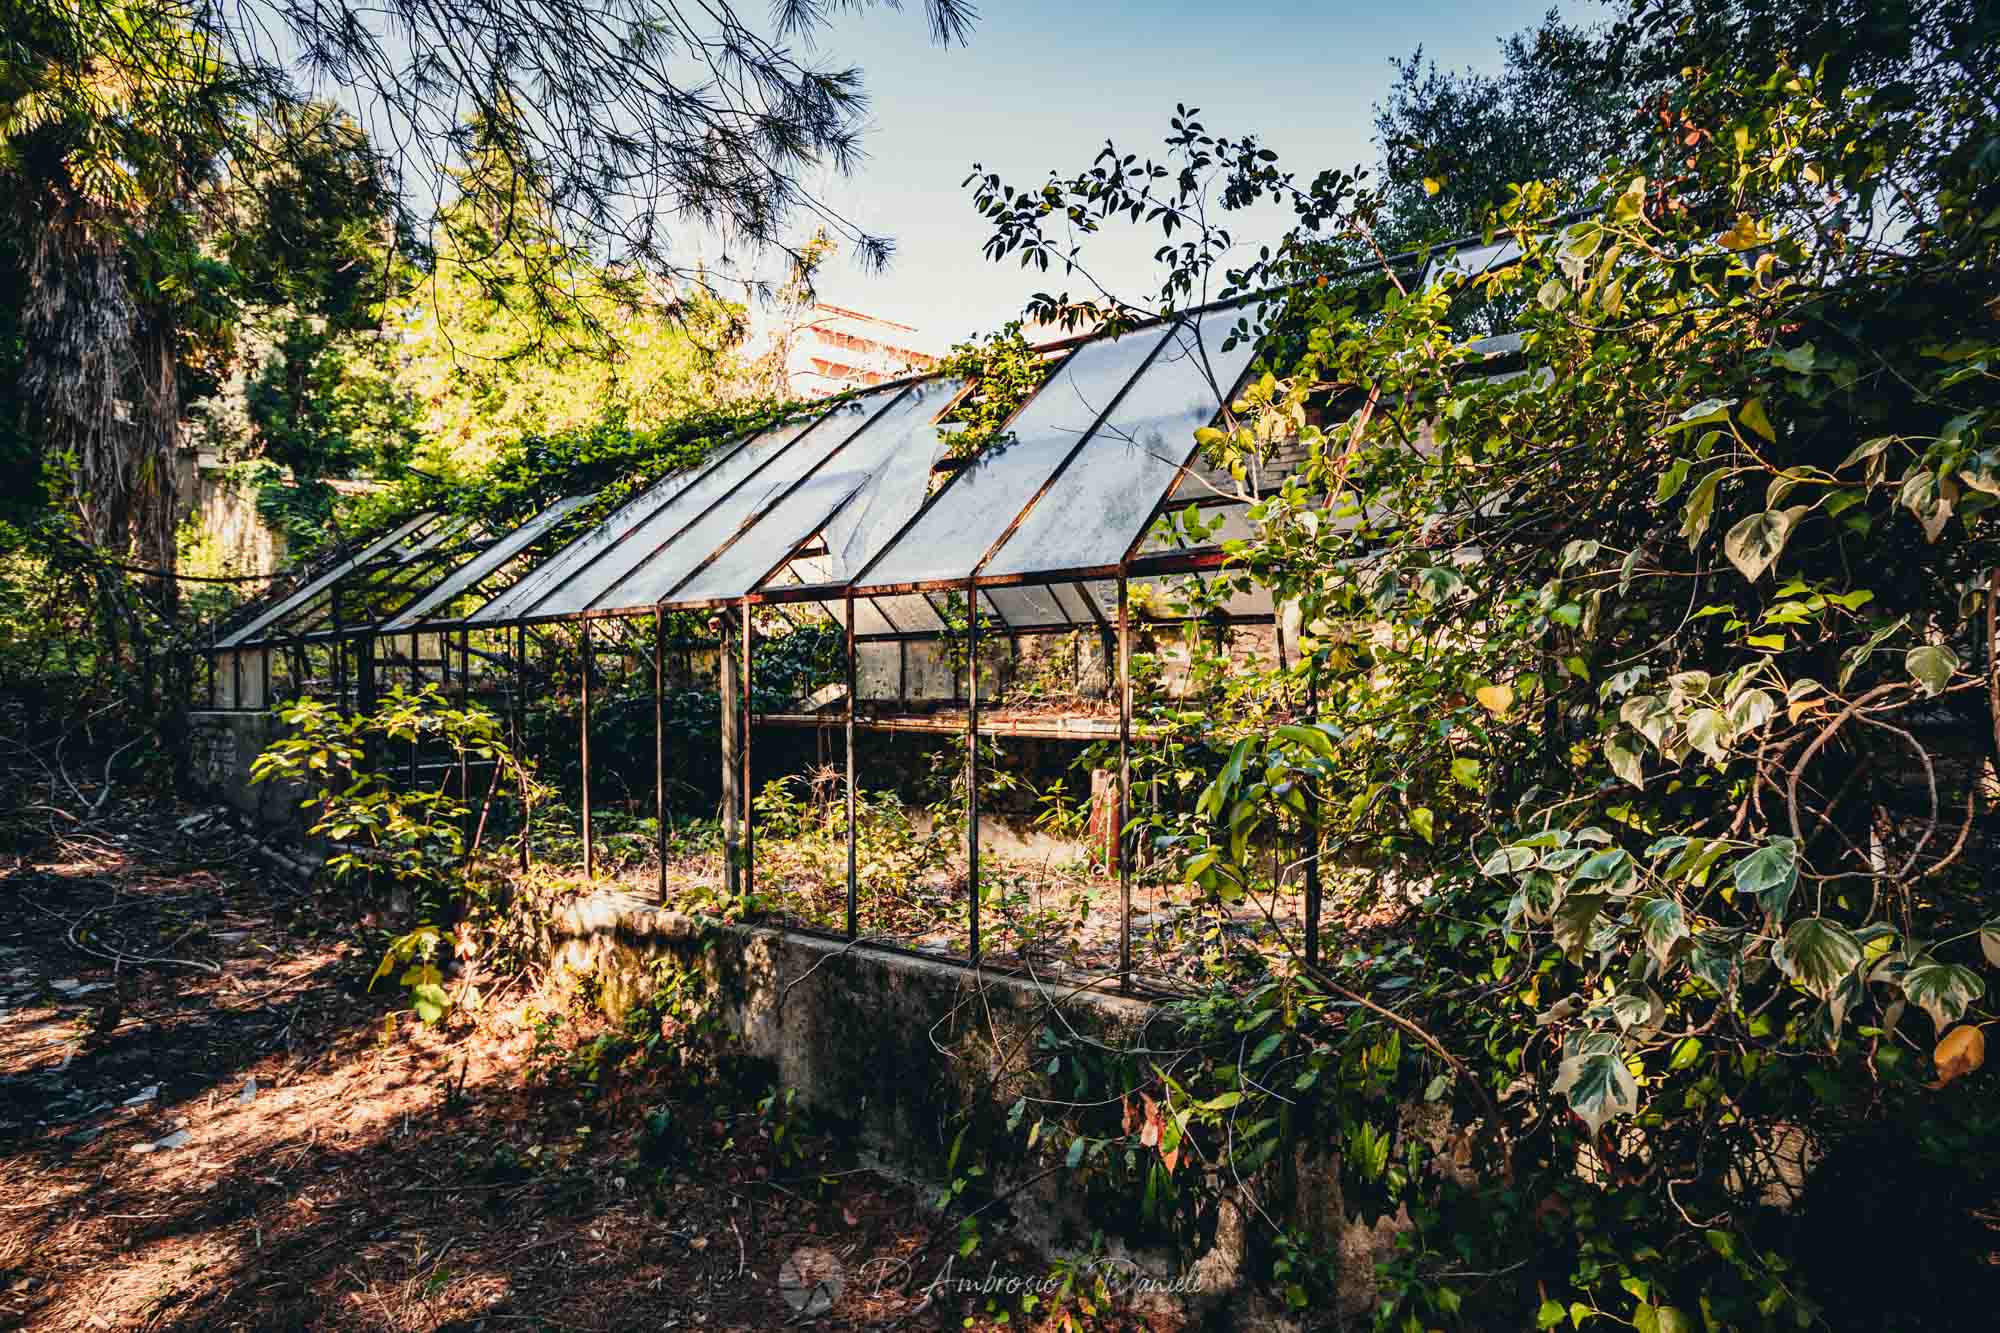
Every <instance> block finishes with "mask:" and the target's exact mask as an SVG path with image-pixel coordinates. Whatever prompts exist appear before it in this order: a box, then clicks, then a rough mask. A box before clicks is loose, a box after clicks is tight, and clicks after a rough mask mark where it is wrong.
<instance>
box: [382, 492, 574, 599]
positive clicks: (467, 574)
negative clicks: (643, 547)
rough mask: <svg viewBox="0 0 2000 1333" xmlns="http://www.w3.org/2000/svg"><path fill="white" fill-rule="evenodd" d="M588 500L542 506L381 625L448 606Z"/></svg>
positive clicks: (569, 499) (571, 499)
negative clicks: (400, 612) (526, 519)
mask: <svg viewBox="0 0 2000 1333" xmlns="http://www.w3.org/2000/svg"><path fill="white" fill-rule="evenodd" d="M589 500H590V497H589V496H588V495H572V496H570V497H569V498H567V499H564V500H558V501H556V502H555V503H554V504H552V505H550V506H549V507H548V508H547V509H544V510H543V511H542V512H541V513H539V514H537V515H535V516H534V517H533V518H531V519H529V520H528V521H527V522H526V523H523V524H522V525H521V526H520V527H518V528H516V529H514V531H512V532H510V533H508V534H507V535H506V536H505V537H502V538H501V539H500V540H499V541H497V542H494V543H493V544H492V545H491V546H489V547H487V548H486V549H485V550H484V551H481V552H480V553H479V554H478V555H476V556H474V557H473V558H472V559H471V560H468V561H467V562H466V563H465V564H464V565H463V566H462V567H460V569H459V570H458V572H457V573H455V574H453V575H452V576H451V577H450V578H448V579H446V580H445V581H444V582H443V583H440V584H439V585H438V586H437V587H435V588H433V589H432V590H431V591H430V592H428V593H426V594H424V596H423V597H421V598H419V599H418V600H417V601H416V602H414V603H413V604H411V606H410V607H409V608H408V609H406V610H405V611H404V612H403V613H402V614H401V615H399V616H397V617H396V618H395V619H394V620H392V621H390V622H389V623H388V624H387V625H385V626H383V628H384V629H385V630H394V629H405V628H408V627H409V626H410V625H412V624H414V623H416V621H418V620H419V619H421V618H423V617H425V616H428V615H430V614H431V613H432V612H434V611H437V610H439V609H441V608H445V607H449V606H450V605H451V603H452V602H453V601H454V600H455V599H456V598H458V597H459V596H460V595H461V594H463V593H465V592H466V591H468V590H469V589H471V588H474V587H477V586H478V585H479V583H480V582H481V581H483V580H484V579H486V578H487V577H488V576H489V575H491V574H492V573H493V572H494V571H495V570H497V569H499V568H500V567H501V566H502V565H504V564H506V563H507V562H508V561H509V560H512V559H513V558H514V557H515V556H517V555H519V554H520V553H521V552H522V551H524V550H526V549H527V548H528V547H529V546H531V545H533V544H534V542H535V540H536V539H537V538H539V537H540V536H541V535H542V534H543V533H545V532H547V531H548V530H549V529H550V528H552V527H554V526H555V525H556V523H557V522H558V521H559V520H561V519H562V518H563V516H564V515H566V514H568V513H569V512H570V511H572V510H574V509H575V508H576V507H577V506H579V505H582V504H585V503H587V502H588V501H589Z"/></svg>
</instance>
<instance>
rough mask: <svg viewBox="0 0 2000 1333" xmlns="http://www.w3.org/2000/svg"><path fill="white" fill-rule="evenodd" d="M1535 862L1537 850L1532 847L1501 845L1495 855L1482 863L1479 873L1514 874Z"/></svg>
mask: <svg viewBox="0 0 2000 1333" xmlns="http://www.w3.org/2000/svg"><path fill="white" fill-rule="evenodd" d="M1534 863H1535V851H1534V848H1532V847H1501V848H1497V849H1495V851H1494V853H1493V855H1491V856H1489V857H1487V858H1486V860H1485V861H1483V862H1481V863H1480V866H1479V873H1480V874H1482V875H1512V874H1514V873H1516V872H1517V871H1522V870H1526V869H1527V868H1528V867H1529V866H1531V865H1533V864H1534Z"/></svg>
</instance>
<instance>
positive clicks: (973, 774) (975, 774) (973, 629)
mask: <svg viewBox="0 0 2000 1333" xmlns="http://www.w3.org/2000/svg"><path fill="white" fill-rule="evenodd" d="M965 604H966V610H965V646H966V662H967V669H966V686H965V878H966V884H967V892H968V894H969V901H968V903H967V922H968V925H969V932H968V937H967V957H968V958H969V959H970V960H971V961H972V963H974V964H975V965H977V964H978V962H979V588H978V585H977V584H975V583H974V582H973V581H972V580H971V579H967V580H966V581H965Z"/></svg>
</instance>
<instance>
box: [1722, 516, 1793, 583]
mask: <svg viewBox="0 0 2000 1333" xmlns="http://www.w3.org/2000/svg"><path fill="white" fill-rule="evenodd" d="M1805 512H1806V506H1805V505H1793V506H1792V507H1791V508H1790V509H1767V510H1765V511H1764V512H1763V513H1761V514H1752V515H1750V516H1749V517H1748V518H1746V519H1743V520H1742V521H1741V522H1739V523H1737V525H1736V526H1735V527H1733V528H1731V529H1730V530H1729V532H1728V535H1726V536H1725V537H1723V539H1722V553H1723V554H1724V555H1726V556H1728V557H1729V563H1730V564H1732V565H1735V566H1736V569H1737V572H1738V573H1740V574H1742V575H1743V577H1744V578H1745V579H1746V580H1748V581H1749V582H1751V583H1755V582H1756V581H1757V579H1758V578H1759V577H1760V576H1761V575H1762V574H1763V572H1764V571H1765V570H1767V569H1769V568H1770V567H1771V562H1772V561H1774V560H1776V559H1777V558H1778V556H1779V555H1780V553H1782V552H1783V551H1784V549H1785V543H1786V542H1787V541H1789V540H1791V535H1792V529H1793V528H1794V527H1796V526H1797V525H1798V521H1799V516H1800V515H1802V514H1804V513H1805Z"/></svg>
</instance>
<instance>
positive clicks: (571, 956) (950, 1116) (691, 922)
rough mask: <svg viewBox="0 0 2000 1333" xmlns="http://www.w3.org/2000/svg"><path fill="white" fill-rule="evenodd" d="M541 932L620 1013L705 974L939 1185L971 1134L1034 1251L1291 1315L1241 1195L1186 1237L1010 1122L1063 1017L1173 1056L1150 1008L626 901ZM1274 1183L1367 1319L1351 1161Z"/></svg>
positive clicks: (1326, 1153)
mask: <svg viewBox="0 0 2000 1333" xmlns="http://www.w3.org/2000/svg"><path fill="white" fill-rule="evenodd" d="M548 943H549V957H550V960H551V962H552V963H553V964H554V965H555V966H557V967H559V968H564V967H566V968H569V969H572V970H574V971H575V972H577V973H580V974H588V975H589V976H591V978H592V980H593V983H594V985H595V986H596V988H597V995H598V996H599V1001H600V1003H601V1004H602V1005H603V1006H604V1007H605V1009H606V1010H607V1011H608V1012H610V1013H612V1014H613V1015H618V1014H622V1013H623V1012H624V1010H625V1009H626V1008H627V1007H629V1006H630V1005H631V1004H632V1003H633V1002H634V1001H636V1000H637V999H639V998H641V997H642V996H643V995H645V994H646V993H648V991H649V990H650V988H651V986H652V985H653V981H654V977H653V969H654V965H655V963H656V962H657V961H659V960H662V959H674V960H677V961H678V962H680V963H681V964H683V965H687V966H698V967H700V968H701V969H703V970H704V972H705V973H706V974H707V976H708V977H709V979H710V980H711V982H712V983H713V987H714V994H715V997H716V1000H717V1003H719V1005H720V1006H721V1013H720V1017H721V1021H722V1022H723V1024H724V1026H725V1027H726V1029H727V1030H728V1031H729V1032H730V1033H731V1034H733V1035H734V1036H735V1037H736V1038H737V1040H738V1041H739V1042H740V1043H741V1048H742V1050H743V1052H744V1053H745V1054H747V1055H749V1056H750V1057H752V1058H754V1059H757V1060H761V1061H764V1062H767V1063H768V1064H769V1065H770V1067H771V1076H772V1078H773V1079H774V1080H775V1081H776V1082H777V1083H779V1084H781V1085H783V1086H785V1087H789V1088H794V1089H796V1090H797V1093H798V1097H799V1100H800V1101H801V1102H802V1103H804V1104H805V1105H806V1106H808V1107H809V1108H811V1110H812V1111H813V1112H814V1113H815V1114H816V1115H819V1116H821V1117H823V1118H825V1119H827V1120H829V1121H833V1122H837V1123H842V1124H845V1125H847V1126H850V1127H851V1129H852V1131H853V1132H854V1134H855V1135H856V1137H857V1138H858V1140H859V1141H860V1142H861V1143H862V1144H863V1145H864V1147H865V1149H866V1150H868V1151H870V1152H872V1153H873V1154H874V1155H875V1156H876V1157H878V1158H879V1160H881V1161H882V1163H883V1164H884V1165H885V1166H886V1167H888V1168H890V1169H892V1170H896V1171H899V1172H902V1173H905V1174H908V1175H913V1176H916V1177H918V1178H921V1179H925V1180H928V1181H931V1182H939V1181H942V1180H943V1179H944V1177H945V1175H946V1171H945V1164H946V1161H947V1159H948V1158H949V1156H950V1153H951V1149H952V1142H953V1139H954V1138H956V1137H957V1135H958V1133H959V1132H960V1130H961V1129H963V1130H964V1131H965V1140H964V1143H965V1146H964V1147H963V1148H962V1149H961V1166H960V1169H961V1170H962V1169H963V1166H964V1164H965V1163H966V1162H969V1161H976V1162H978V1163H980V1164H981V1165H983V1166H985V1168H986V1170H987V1172H988V1176H987V1179H988V1180H989V1181H990V1182H991V1186H992V1189H993V1191H994V1192H995V1193H996V1194H1000V1195H1004V1196H1006V1208H1007V1210H1008V1212H1009V1213H1010V1214H1011V1215H1012V1217H1013V1218H1014V1220H1015V1223H1016V1224H1017V1225H1018V1226H1019V1227H1020V1228H1021V1229H1022V1230H1023V1231H1024V1232H1025V1233H1026V1234H1027V1235H1028V1236H1030V1237H1031V1238H1032V1239H1034V1240H1035V1241H1036V1242H1037V1243H1038V1244H1041V1245H1043V1246H1045V1247H1048V1248H1053V1249H1059V1250H1068V1249H1072V1248H1075V1247H1081V1246H1083V1245H1084V1244H1085V1243H1086V1242H1087V1240H1088V1238H1089V1237H1090V1235H1091V1234H1092V1233H1093V1232H1101V1233H1102V1234H1103V1235H1104V1236H1105V1238H1106V1241H1107V1243H1108V1246H1109V1249H1110V1252H1111V1254H1112V1256H1113V1257H1114V1258H1116V1259H1118V1260H1121V1261H1128V1262H1130V1263H1132V1264H1134V1265H1136V1267H1137V1270H1138V1271H1141V1272H1144V1273H1146V1274H1148V1275H1150V1276H1154V1277H1156V1278H1162V1279H1166V1278H1174V1277H1184V1278H1189V1279H1192V1282H1191V1283H1190V1285H1198V1287H1199V1290H1198V1291H1195V1292H1192V1293H1184V1294H1183V1295H1182V1297H1181V1300H1182V1301H1183V1302H1184V1306H1185V1308H1186V1310H1187V1312H1188V1313H1190V1314H1193V1315H1195V1316H1196V1317H1197V1318H1201V1319H1206V1320H1209V1321H1211V1322H1212V1323H1214V1324H1215V1325H1216V1326H1220V1327H1256V1328H1270V1327H1279V1326H1282V1324H1283V1320H1282V1318H1281V1317H1280V1314H1279V1312H1278V1311H1277V1310H1276V1309H1275V1308H1272V1307H1270V1306H1268V1305H1266V1304H1264V1303H1263V1301H1262V1299H1261V1297H1259V1296H1258V1295H1257V1293H1256V1292H1255V1290H1254V1289H1253V1288H1252V1286H1251V1278H1252V1276H1253V1274H1254V1272H1255V1271H1256V1270H1257V1268H1258V1258H1257V1242H1256V1240H1255V1239H1254V1237H1255V1234H1256V1228H1254V1227H1253V1226H1252V1225H1250V1223H1249V1221H1248V1210H1247V1208H1246V1206H1245V1205H1244V1203H1243V1201H1242V1199H1241V1197H1240V1196H1239V1195H1238V1194H1237V1193H1236V1191H1235V1190H1234V1188H1233V1187H1231V1186H1229V1185H1227V1184H1225V1183H1224V1182H1223V1181H1221V1180H1220V1179H1218V1180H1216V1181H1214V1182H1212V1188H1210V1189H1206V1190H1204V1191H1203V1193H1204V1195H1205V1196H1207V1198H1208V1200H1209V1202H1208V1204H1207V1205H1206V1211H1205V1212H1204V1213H1203V1215H1202V1216H1201V1217H1200V1219H1199V1222H1198V1224H1197V1227H1196V1232H1197V1238H1196V1241H1195V1243H1194V1244H1193V1245H1192V1247H1190V1246H1188V1245H1187V1244H1185V1243H1183V1244H1181V1245H1178V1246H1176V1245H1174V1244H1173V1243H1172V1241H1171V1240H1170V1239H1169V1238H1167V1237H1165V1236H1164V1235H1162V1234H1160V1233H1159V1232H1158V1231H1157V1229H1152V1228H1148V1227H1146V1226H1143V1225H1141V1224H1139V1223H1138V1221H1137V1218H1136V1210H1134V1209H1132V1208H1131V1207H1130V1205H1131V1202H1132V1201H1130V1200H1125V1201H1123V1203H1124V1207H1123V1208H1122V1210H1121V1208H1120V1207H1119V1206H1118V1205H1117V1203H1116V1202H1114V1203H1113V1204H1112V1206H1111V1207H1109V1209H1107V1208H1106V1207H1105V1206H1104V1204H1105V1201H1103V1200H1092V1199H1090V1198H1087V1197H1085V1193H1086V1192H1085V1191H1082V1190H1079V1189H1078V1188H1077V1186H1076V1182H1075V1179H1074V1177H1073V1176H1072V1175H1070V1173H1068V1172H1065V1171H1057V1172H1054V1173H1052V1174H1051V1173H1049V1172H1048V1171H1047V1168H1046V1167H1045V1166H1043V1165H1042V1164H1041V1163H1039V1162H1038V1161H1035V1160H1033V1159H1031V1158H1030V1156H1029V1155H1028V1153H1027V1152H1026V1150H1025V1148H1024V1146H1023V1145H1022V1142H1021V1137H1022V1136H1021V1135H1019V1134H1016V1133H1009V1132H1007V1130H1006V1128H1005V1126H1006V1119H1007V1113H1008V1110H1009V1108H1010V1107H1011V1106H1012V1105H1013V1103H1014V1101H1015V1100H1016V1099H1017V1098H1018V1097H1020V1096H1021V1095H1022V1094H1023V1093H1024V1092H1028V1093H1033V1092H1035V1091H1037V1088H1036V1087H1035V1086H1031V1085H1033V1084H1034V1083H1035V1077H1034V1075H1033V1074H1031V1073H1030V1072H1029V1071H1030V1070H1031V1069H1036V1068H1038V1067H1039V1066H1040V1065H1041V1064H1042V1063H1044V1062H1045V1061H1044V1060H1042V1059H1041V1058H1039V1057H1038V1056H1037V1055H1036V1054H1035V1052H1036V1049H1037V1048H1036V1042H1037V1040H1038V1038H1039V1037H1040V1036H1041V1035H1042V1033H1043V1031H1044V1030H1045V1029H1047V1028H1049V1027H1050V1026H1051V1025H1052V1024H1059V1025H1060V1026H1061V1027H1062V1029H1064V1030H1065V1032H1066V1033H1068V1034H1073V1035H1074V1036H1075V1037H1077V1038H1080V1039H1082V1040H1084V1041H1087V1042H1101V1043H1103V1044H1104V1045H1105V1046H1107V1047H1110V1048H1113V1049H1116V1050H1123V1051H1140V1052H1143V1051H1145V1050H1149V1049H1151V1050H1164V1049H1165V1048H1170V1047H1172V1046H1173V1045H1175V1038H1176V1033H1175V1031H1174V1030H1173V1024H1172V1023H1171V1021H1170V1020H1169V1017H1168V1016H1167V1015H1165V1014H1163V1013H1162V1011H1161V1010H1160V1008H1159V1007H1158V1006H1156V1005H1154V1004H1151V1003H1148V1002H1145V1001H1141V1000H1136V999H1131V998H1128V997H1125V996H1121V995H1116V994H1111V993H1107V992H1105V991H1104V990H1103V989H1101V988H1093V987H1079V986H1078V985H1076V984H1075V983H1062V982H1055V981H1047V982H1041V983H1038V982H1037V981H1035V980H1033V979H1030V978H1022V977H1015V976H1007V975H1000V974H995V973H990V972H982V971H977V970H974V969H971V968H967V967H963V966H959V965H956V964H952V963H948V962H944V961H939V960H931V959H925V958H921V957H912V956H910V955H907V954H904V953H901V952H894V951H889V950H884V949H879V948H871V947H869V946H867V945H865V944H861V945H848V944H843V943H839V942H835V941H830V940H825V939H821V938H817V937H814V936H808V935H802V934H797V933H793V932H789V931H784V930H778V929H772V928H767V927H754V926H718V925H711V924H706V923H703V922H699V921H697V920H695V919H694V918H692V917H689V916H686V915H683V914H681V913H678V912H671V911H666V910H663V909H660V908H658V907H655V906H653V905H652V904H650V903H648V902H646V901H644V900H642V899H639V898H636V897H633V896H631V895H628V894H623V893H617V892H607V893H600V894H596V895H593V896H590V897H585V898H580V899H573V900H570V901H569V902H567V903H565V904H563V905H562V906H561V907H560V909H559V910H557V911H556V912H555V913H554V918H553V925H552V927H551V929H550V938H549V941H548ZM1406 1132H1407V1129H1406ZM1427 1137H1428V1135H1427ZM1279 1174H1281V1175H1282V1176H1283V1180H1282V1181H1278V1180H1273V1181H1271V1182H1269V1183H1270V1184H1272V1185H1273V1186H1274V1187H1275V1188H1274V1190H1273V1191H1272V1195H1273V1197H1275V1198H1278V1199H1280V1200H1281V1201H1282V1205H1283V1211H1284V1213H1286V1214H1288V1215H1289V1216H1288V1218H1287V1220H1288V1221H1289V1223H1290V1224H1292V1225H1295V1226H1299V1227H1302V1228H1303V1229H1304V1230H1306V1232H1307V1233H1308V1234H1310V1235H1314V1236H1316V1237H1318V1238H1319V1239H1320V1240H1321V1242H1322V1243H1323V1244H1324V1246H1325V1249H1326V1250H1327V1251H1328V1252H1329V1253H1331V1254H1334V1255H1336V1256H1337V1266H1338V1269H1339V1271H1340V1279H1341V1280H1340V1286H1341V1291H1340V1297H1341V1299H1340V1307H1341V1311H1342V1313H1344V1314H1352V1315H1356V1316H1358V1315H1361V1314H1362V1313H1363V1312H1365V1311H1366V1310H1367V1309H1368V1308H1369V1307H1370V1306H1371V1305H1372V1303H1373V1301H1374V1298H1375V1293H1376V1279H1375V1265H1376V1263H1377V1262H1379V1261H1380V1260H1381V1259H1382V1258H1383V1257H1385V1256H1386V1255H1387V1254H1388V1253H1389V1252H1390V1250H1391V1249H1392V1248H1393V1246H1394V1239H1395V1231H1396V1227H1395V1225H1394V1222H1393V1221H1392V1220H1391V1219H1386V1218H1384V1219H1378V1220H1376V1222H1374V1223H1373V1224H1369V1223H1365V1222H1362V1221H1360V1220H1358V1219H1355V1218H1352V1217H1350V1216H1348V1214H1347V1212H1346V1210H1345V1208H1344V1207H1343V1203H1342V1198H1341V1187H1340V1170H1339V1157H1338V1155H1337V1153H1334V1152H1332V1151H1331V1150H1330V1148H1329V1147H1328V1146H1325V1145H1316V1144H1313V1143H1308V1142H1299V1143H1297V1144H1295V1145H1293V1150H1292V1151H1291V1152H1290V1153H1289V1154H1287V1155H1286V1156H1285V1159H1284V1162H1283V1169H1282V1171H1281V1172H1279Z"/></svg>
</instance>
